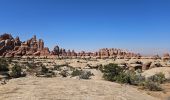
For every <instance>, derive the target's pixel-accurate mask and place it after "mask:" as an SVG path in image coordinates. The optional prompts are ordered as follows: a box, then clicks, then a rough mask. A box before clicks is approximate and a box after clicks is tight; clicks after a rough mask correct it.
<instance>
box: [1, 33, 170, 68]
mask: <svg viewBox="0 0 170 100" xmlns="http://www.w3.org/2000/svg"><path fill="white" fill-rule="evenodd" d="M0 56H2V57H8V58H10V57H22V56H24V57H26V56H29V57H34V56H42V57H47V56H48V57H52V58H56V57H59V58H82V59H90V58H94V59H108V58H111V59H153V60H158V59H161V57H160V56H159V55H155V56H148V57H142V56H141V55H140V54H137V53H133V52H128V51H125V50H122V49H116V48H103V49H100V50H99V51H96V52H85V51H81V52H75V51H74V50H66V49H64V48H60V47H59V46H55V47H54V49H53V50H52V51H51V52H50V50H49V48H48V47H44V41H43V40H42V39H39V40H37V38H36V36H33V37H32V38H31V39H29V40H27V41H24V42H22V41H20V38H19V37H16V38H15V39H14V38H13V37H12V36H11V35H10V34H7V33H5V34H3V35H0ZM162 59H163V60H164V61H168V60H170V55H169V54H168V53H166V54H164V55H163V57H162ZM143 67H144V69H148V67H147V64H146V66H143Z"/></svg>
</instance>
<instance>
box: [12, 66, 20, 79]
mask: <svg viewBox="0 0 170 100" xmlns="http://www.w3.org/2000/svg"><path fill="white" fill-rule="evenodd" d="M21 72H22V69H21V66H19V65H17V64H15V65H14V66H13V67H12V72H11V76H12V77H14V78H19V77H22V74H21Z"/></svg>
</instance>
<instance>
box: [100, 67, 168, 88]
mask: <svg viewBox="0 0 170 100" xmlns="http://www.w3.org/2000/svg"><path fill="white" fill-rule="evenodd" d="M100 70H101V71H102V72H103V73H104V74H103V78H104V79H105V80H108V81H112V82H118V83H123V84H124V83H126V84H130V85H136V86H142V87H143V88H144V89H148V90H150V91H161V90H162V89H161V86H160V84H162V83H163V82H165V80H166V79H165V75H164V74H163V73H158V74H156V75H153V76H151V77H149V78H147V79H146V78H145V77H144V76H142V75H141V74H140V71H136V72H135V71H125V70H124V69H122V68H121V67H119V66H117V65H116V64H108V65H105V66H103V67H101V66H100Z"/></svg>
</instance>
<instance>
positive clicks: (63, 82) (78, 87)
mask: <svg viewBox="0 0 170 100" xmlns="http://www.w3.org/2000/svg"><path fill="white" fill-rule="evenodd" d="M0 100H157V99H156V98H154V97H151V96H149V95H147V94H146V93H141V92H139V91H138V90H137V89H135V88H133V87H130V86H126V85H119V84H117V83H112V82H106V81H102V80H77V79H67V78H37V77H26V78H19V79H13V80H10V81H9V82H8V84H6V85H3V86H0Z"/></svg>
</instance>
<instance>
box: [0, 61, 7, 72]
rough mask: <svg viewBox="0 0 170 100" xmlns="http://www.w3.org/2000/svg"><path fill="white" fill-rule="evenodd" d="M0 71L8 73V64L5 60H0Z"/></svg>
mask: <svg viewBox="0 0 170 100" xmlns="http://www.w3.org/2000/svg"><path fill="white" fill-rule="evenodd" d="M0 71H9V69H8V63H7V62H6V60H5V59H2V58H1V59H0Z"/></svg>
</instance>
